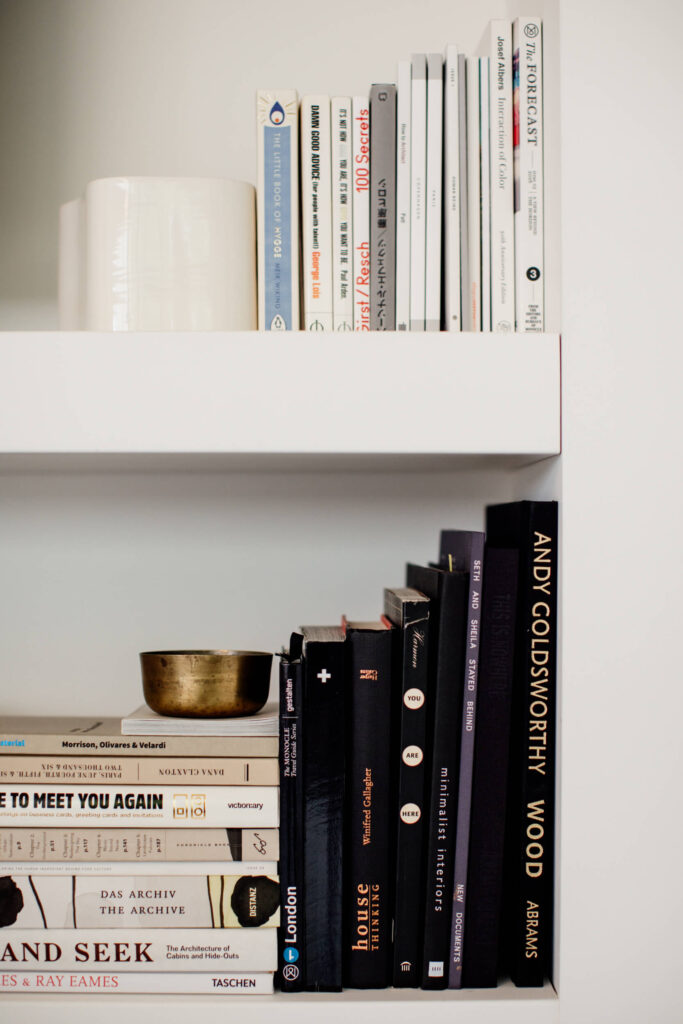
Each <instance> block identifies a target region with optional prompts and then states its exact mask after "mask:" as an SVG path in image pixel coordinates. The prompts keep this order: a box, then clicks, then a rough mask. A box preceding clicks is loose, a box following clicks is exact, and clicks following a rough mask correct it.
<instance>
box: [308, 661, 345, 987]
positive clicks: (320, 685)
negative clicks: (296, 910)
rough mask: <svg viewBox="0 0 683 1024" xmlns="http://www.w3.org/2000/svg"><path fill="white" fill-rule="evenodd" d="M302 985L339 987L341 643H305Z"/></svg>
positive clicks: (340, 977) (342, 715) (342, 809)
mask: <svg viewBox="0 0 683 1024" xmlns="http://www.w3.org/2000/svg"><path fill="white" fill-rule="evenodd" d="M304 661H305V691H304V699H305V711H304V737H305V738H304V780H305V818H304V837H303V839H304V872H305V874H304V877H305V881H306V886H305V893H304V901H305V902H304V906H305V918H304V920H305V951H306V952H305V961H306V973H305V987H306V989H307V990H309V991H315V992H338V991H340V990H341V986H342V841H343V818H344V704H343V697H344V644H343V643H341V642H322V641H321V642H309V643H307V644H306V648H305V656H304Z"/></svg>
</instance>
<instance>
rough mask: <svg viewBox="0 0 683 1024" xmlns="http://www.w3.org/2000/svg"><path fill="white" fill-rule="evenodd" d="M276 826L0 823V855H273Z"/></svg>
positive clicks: (61, 859)
mask: <svg viewBox="0 0 683 1024" xmlns="http://www.w3.org/2000/svg"><path fill="white" fill-rule="evenodd" d="M279 839H280V836H279V830H278V829H276V828H254V829H249V828H239V827H237V828H230V829H227V828H202V826H201V823H200V824H199V825H198V826H197V827H196V828H193V829H189V828H184V829H177V828H145V827H144V826H142V827H141V828H71V827H69V826H68V825H67V826H66V827H65V828H59V827H54V826H53V827H52V828H49V829H41V828H31V827H30V826H28V827H25V828H21V827H18V828H0V858H1V859H2V860H3V861H5V862H10V861H14V862H26V863H28V864H35V863H36V862H38V861H46V862H58V863H65V862H70V863H83V862H84V863H88V862H93V866H95V867H96V865H97V863H100V862H102V861H117V862H120V863H121V865H122V870H123V865H125V864H131V865H132V864H136V863H138V862H141V861H144V862H145V863H146V864H147V863H149V864H153V863H155V862H156V863H157V864H158V863H159V862H163V861H198V862H200V863H201V862H202V861H220V862H222V863H224V864H226V863H230V862H231V861H244V860H246V861H252V860H253V861H256V860H262V861H276V860H277V859H278V856H279V850H280V844H279Z"/></svg>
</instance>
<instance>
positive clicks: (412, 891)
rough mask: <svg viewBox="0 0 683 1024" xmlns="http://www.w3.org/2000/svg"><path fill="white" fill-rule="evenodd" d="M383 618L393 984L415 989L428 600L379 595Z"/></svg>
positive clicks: (412, 594) (414, 594) (401, 591)
mask: <svg viewBox="0 0 683 1024" xmlns="http://www.w3.org/2000/svg"><path fill="white" fill-rule="evenodd" d="M384 617H385V618H386V619H388V621H389V622H391V623H392V624H393V625H394V626H396V627H397V638H398V643H397V644H396V660H397V664H396V667H395V672H394V677H395V679H396V680H397V681H398V684H399V685H398V686H397V688H396V692H395V694H394V698H393V699H394V709H395V711H396V710H397V711H398V713H397V714H395V716H394V717H395V721H396V733H397V743H396V744H395V745H394V749H393V751H392V760H393V762H394V765H395V773H396V775H397V777H398V783H397V796H396V800H395V802H394V805H393V806H394V815H395V817H394V832H393V840H394V843H395V850H396V867H395V871H394V877H395V893H394V915H393V916H394V951H393V968H392V974H393V985H394V987H395V988H419V986H420V982H421V980H422V929H423V926H424V887H423V886H422V884H421V880H422V879H423V878H424V861H425V853H426V851H425V836H426V824H427V808H426V805H425V796H426V792H427V788H426V778H427V776H426V772H425V768H426V759H425V754H426V748H427V711H428V703H427V669H428V665H427V658H428V654H429V647H428V644H429V598H428V597H426V596H425V595H424V594H421V593H420V592H419V591H418V590H413V589H412V588H411V587H400V588H397V589H395V590H390V589H386V590H385V591H384Z"/></svg>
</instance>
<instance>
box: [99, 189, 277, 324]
mask: <svg viewBox="0 0 683 1024" xmlns="http://www.w3.org/2000/svg"><path fill="white" fill-rule="evenodd" d="M255 204H256V193H255V189H254V187H253V185H250V184H248V183H247V182H244V181H232V180H229V179H224V178H102V179H99V180H97V181H92V182H90V184H89V185H88V187H87V189H86V222H87V225H86V236H87V242H86V264H87V265H86V277H87V318H86V323H87V327H88V329H89V330H93V331H221V330H227V331H232V330H234V331H243V330H255V329H256V326H257V306H256V213H255V208H256V207H255Z"/></svg>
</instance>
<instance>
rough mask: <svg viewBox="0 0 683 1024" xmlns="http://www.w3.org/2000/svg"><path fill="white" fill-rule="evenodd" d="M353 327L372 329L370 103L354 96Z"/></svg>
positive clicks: (365, 329) (364, 97)
mask: <svg viewBox="0 0 683 1024" xmlns="http://www.w3.org/2000/svg"><path fill="white" fill-rule="evenodd" d="M352 142H353V284H354V288H353V328H354V330H355V331H369V330H370V104H369V102H368V98H367V96H354V97H353V135H352Z"/></svg>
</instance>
